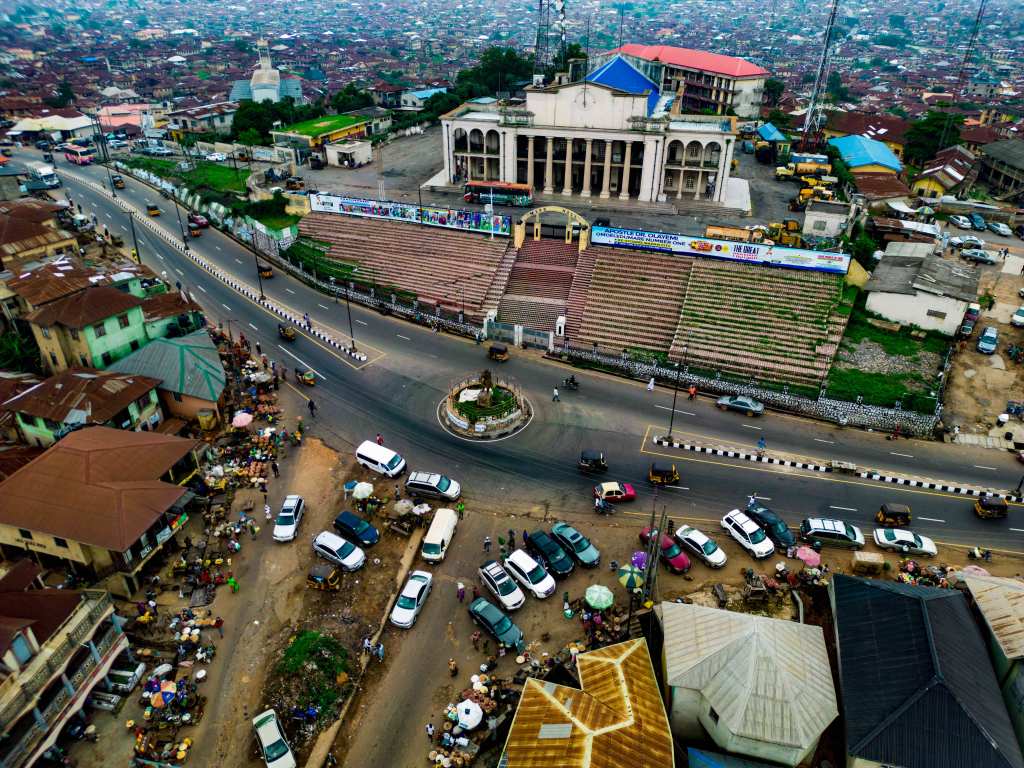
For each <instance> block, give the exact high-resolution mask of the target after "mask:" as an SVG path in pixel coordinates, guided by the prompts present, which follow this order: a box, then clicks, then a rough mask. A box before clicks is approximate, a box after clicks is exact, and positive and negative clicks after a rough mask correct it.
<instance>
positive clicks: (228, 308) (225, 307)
mask: <svg viewBox="0 0 1024 768" xmlns="http://www.w3.org/2000/svg"><path fill="white" fill-rule="evenodd" d="M221 306H222V307H224V309H226V310H227V311H228V312H230V311H231V307H229V306H228V305H227V304H221Z"/></svg>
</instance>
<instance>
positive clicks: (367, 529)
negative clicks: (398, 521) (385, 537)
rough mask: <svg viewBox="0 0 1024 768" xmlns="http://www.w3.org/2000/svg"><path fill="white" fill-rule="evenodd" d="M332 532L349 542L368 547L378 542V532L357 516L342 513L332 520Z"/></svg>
mask: <svg viewBox="0 0 1024 768" xmlns="http://www.w3.org/2000/svg"><path fill="white" fill-rule="evenodd" d="M334 530H336V531H337V532H338V533H340V534H341V535H342V536H343V537H344V538H346V539H349V540H350V541H358V542H359V543H360V544H362V545H363V546H364V547H370V546H373V545H374V544H376V543H377V542H378V541H380V532H379V531H378V530H377V529H376V528H374V527H373V526H372V525H370V524H369V523H368V522H366V521H365V520H363V518H361V517H359V516H358V515H354V514H352V513H351V512H342V513H341V514H340V515H338V516H337V517H336V518H334Z"/></svg>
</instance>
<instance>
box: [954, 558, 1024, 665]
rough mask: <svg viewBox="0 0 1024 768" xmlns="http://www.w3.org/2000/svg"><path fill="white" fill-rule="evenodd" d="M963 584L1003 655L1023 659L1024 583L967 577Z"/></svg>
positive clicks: (989, 577) (998, 578) (997, 577)
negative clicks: (969, 592) (965, 584)
mask: <svg viewBox="0 0 1024 768" xmlns="http://www.w3.org/2000/svg"><path fill="white" fill-rule="evenodd" d="M964 581H965V582H966V583H967V588H968V589H970V590H971V596H972V597H974V602H975V603H976V604H977V606H978V610H979V611H981V615H982V616H984V617H985V621H986V622H987V623H988V628H989V630H991V632H992V634H993V635H994V636H995V638H996V642H997V643H999V647H1000V648H1002V650H1003V655H1004V656H1006V658H1008V659H1020V658H1024V581H1021V580H1020V579H1007V578H1002V577H999V576H967V577H965V578H964Z"/></svg>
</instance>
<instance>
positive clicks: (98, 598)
mask: <svg viewBox="0 0 1024 768" xmlns="http://www.w3.org/2000/svg"><path fill="white" fill-rule="evenodd" d="M85 596H86V597H85V601H84V603H83V604H84V605H89V609H88V611H87V612H86V613H85V615H83V616H80V617H79V618H78V620H77V621H76V622H75V624H74V626H72V628H71V630H70V631H69V632H68V633H67V635H66V636H65V638H64V641H63V642H62V643H61V644H60V645H59V646H58V647H56V648H54V649H53V650H52V651H51V652H50V653H49V654H45V655H44V654H42V653H41V654H39V655H38V656H36V657H35V658H34V659H32V660H31V661H30V662H29V665H28V668H27V669H26V670H25V671H24V672H22V674H21V675H19V681H18V682H19V690H18V692H17V693H16V694H15V695H14V697H13V698H12V699H11V701H9V702H8V703H7V704H6V705H5V706H4V708H3V710H2V711H0V727H2V728H7V726H9V725H10V724H11V723H12V722H13V721H14V720H15V719H16V718H17V716H18V715H19V714H20V712H21V710H22V709H24V708H25V707H26V706H27V705H28V704H30V703H31V701H32V699H33V698H35V696H36V695H37V694H38V693H39V691H40V690H42V688H43V687H44V686H45V685H46V684H47V683H49V682H50V680H52V679H53V676H54V675H55V674H57V673H58V672H59V671H60V670H61V668H62V667H63V666H64V663H65V662H66V661H67V660H68V658H70V656H71V654H73V653H74V652H75V651H77V650H78V648H79V647H80V645H81V642H82V639H83V638H85V637H86V636H87V635H88V634H89V633H90V632H92V630H93V628H94V627H95V626H96V624H98V623H99V621H100V619H101V618H103V616H104V614H106V612H107V611H108V610H110V608H111V606H112V605H113V601H112V600H111V598H110V594H109V593H108V592H99V591H86V592H85ZM72 620H73V621H74V619H73V618H72ZM44 648H45V646H44Z"/></svg>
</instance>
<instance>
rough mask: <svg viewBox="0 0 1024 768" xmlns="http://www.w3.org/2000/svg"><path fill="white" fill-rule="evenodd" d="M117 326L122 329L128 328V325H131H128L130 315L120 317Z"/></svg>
mask: <svg viewBox="0 0 1024 768" xmlns="http://www.w3.org/2000/svg"><path fill="white" fill-rule="evenodd" d="M117 324H118V325H119V326H121V327H122V328H127V327H128V325H129V323H128V315H126V314H125V315H118V316H117Z"/></svg>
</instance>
